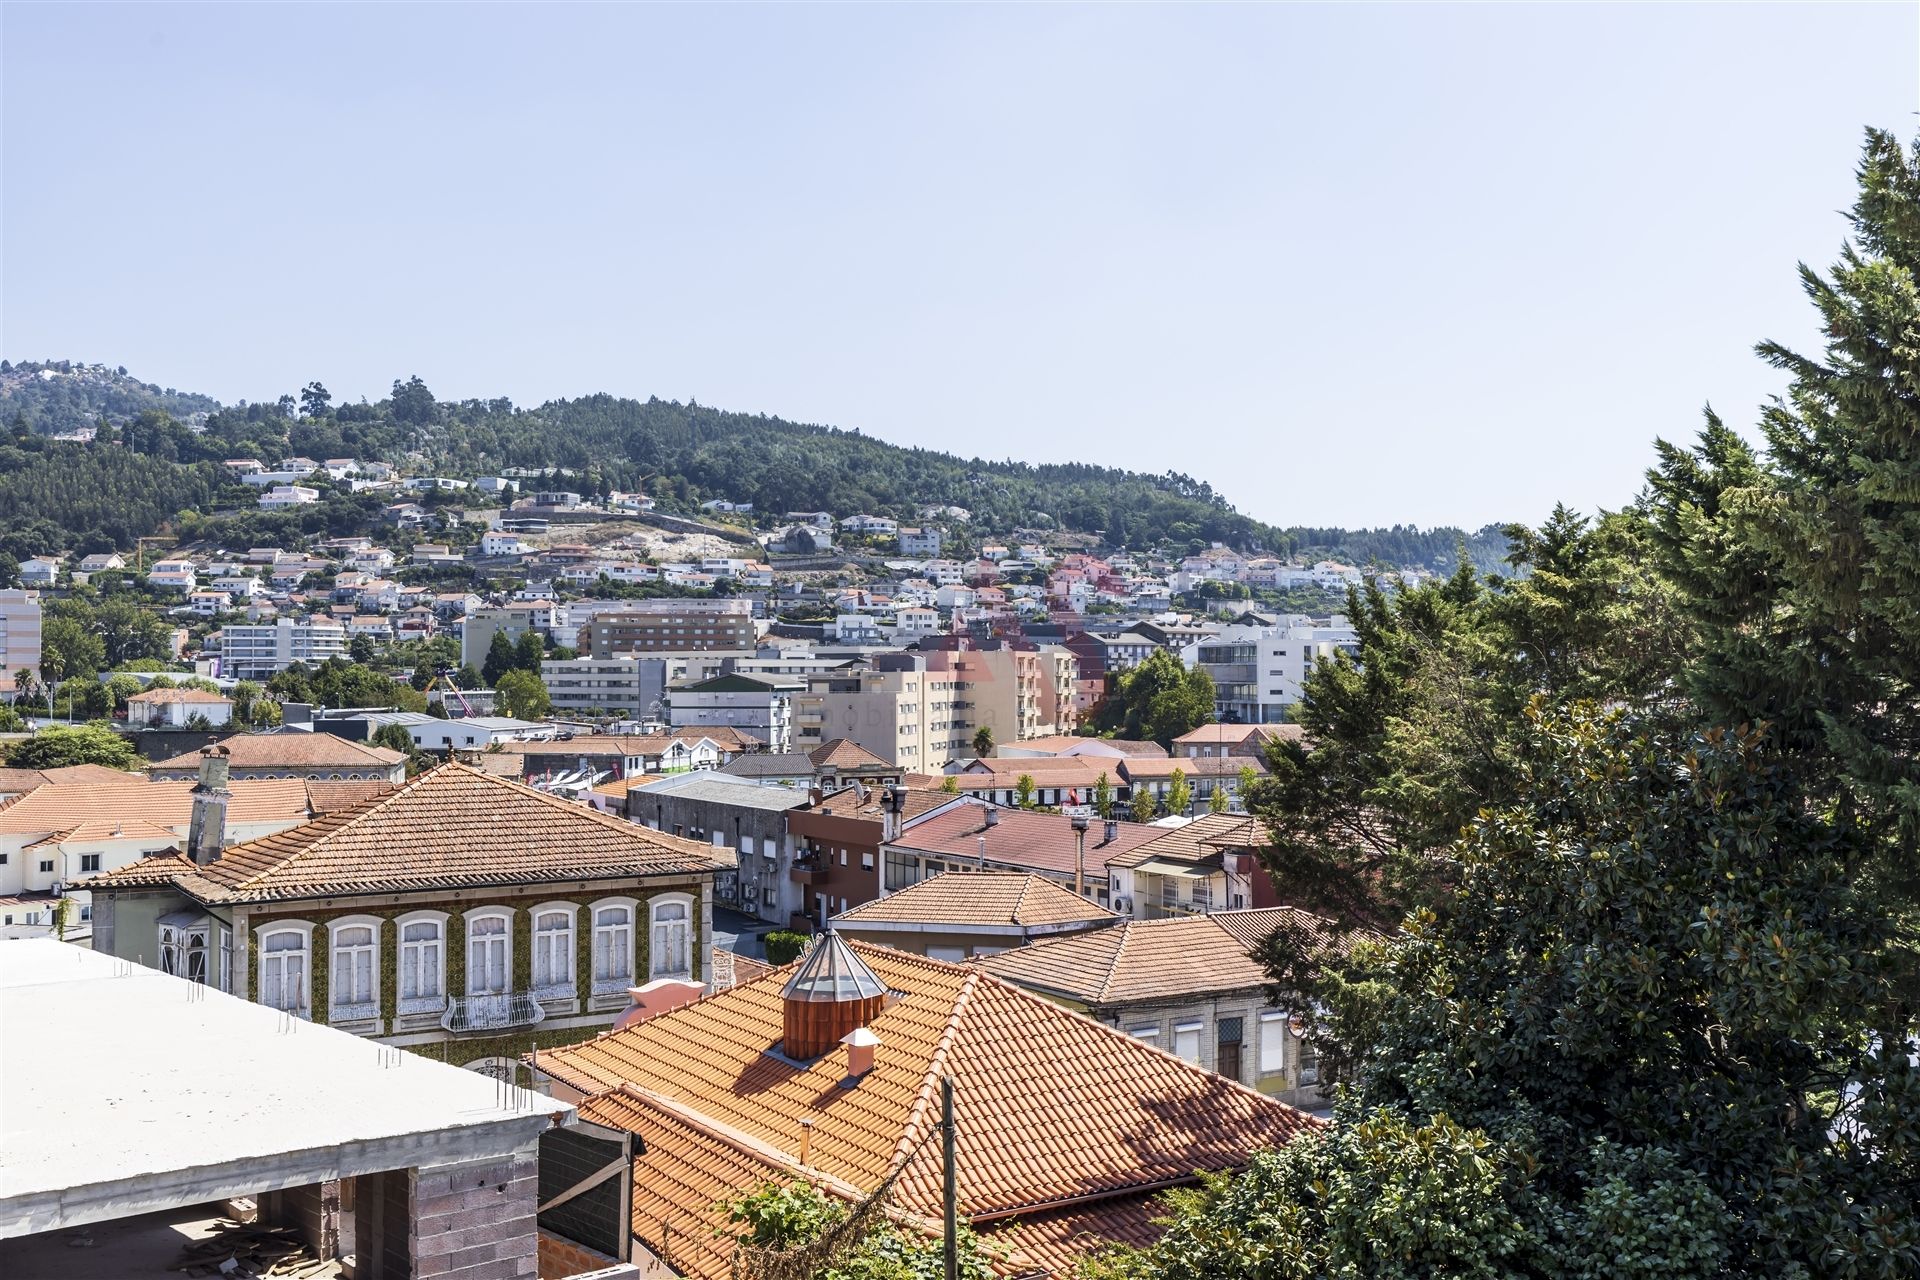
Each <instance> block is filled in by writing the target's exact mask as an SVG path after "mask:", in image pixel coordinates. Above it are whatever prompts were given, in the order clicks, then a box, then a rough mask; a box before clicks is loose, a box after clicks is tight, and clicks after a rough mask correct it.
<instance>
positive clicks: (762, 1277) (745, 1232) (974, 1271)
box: [728, 1182, 993, 1280]
mask: <svg viewBox="0 0 1920 1280" xmlns="http://www.w3.org/2000/svg"><path fill="white" fill-rule="evenodd" d="M728 1209H729V1213H730V1217H731V1220H732V1222H733V1223H734V1225H735V1227H736V1228H737V1230H738V1233H739V1234H738V1238H739V1240H740V1242H741V1244H742V1245H743V1246H744V1249H743V1253H742V1256H741V1257H740V1258H739V1259H738V1260H737V1265H736V1274H738V1275H740V1276H742V1277H751V1278H752V1280H787V1277H788V1276H790V1275H791V1276H795V1277H799V1276H805V1277H806V1278H807V1280H942V1277H944V1276H945V1275H946V1270H945V1254H944V1252H943V1246H942V1243H941V1241H940V1239H939V1238H938V1237H937V1236H933V1235H928V1234H923V1233H921V1232H917V1231H913V1230H910V1229H906V1228H902V1227H896V1226H894V1225H893V1224H892V1223H890V1222H888V1221H887V1220H886V1219H885V1218H884V1217H881V1216H879V1215H877V1214H870V1215H869V1217H868V1218H864V1219H863V1218H856V1217H854V1216H852V1215H851V1214H850V1212H849V1210H848V1207H847V1205H846V1204H844V1203H843V1202H841V1201H839V1200H833V1199H829V1198H828V1197H827V1196H826V1195H824V1194H822V1193H821V1192H820V1191H819V1190H818V1189H816V1188H815V1187H813V1186H811V1185H809V1184H807V1183H803V1182H793V1183H788V1184H787V1185H785V1186H767V1187H763V1188H761V1189H760V1190H758V1191H756V1192H754V1193H753V1194H751V1195H749V1196H746V1197H743V1198H742V1199H740V1200H738V1201H736V1202H734V1203H733V1204H731V1205H729V1206H728ZM958 1252H959V1263H960V1269H959V1274H960V1276H961V1277H962V1280H988V1277H989V1276H991V1275H992V1274H993V1272H992V1269H991V1268H990V1267H989V1266H988V1264H987V1259H986V1257H985V1255H984V1254H983V1253H982V1252H981V1250H980V1245H979V1242H978V1240H977V1239H976V1238H975V1237H974V1234H973V1233H972V1232H971V1231H969V1230H968V1229H967V1228H966V1227H965V1226H962V1227H961V1228H960V1238H959V1251H958Z"/></svg>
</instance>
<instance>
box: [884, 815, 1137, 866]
mask: <svg viewBox="0 0 1920 1280" xmlns="http://www.w3.org/2000/svg"><path fill="white" fill-rule="evenodd" d="M986 812H987V810H986V806H984V805H977V804H969V805H961V806H957V807H955V808H953V809H949V810H948V811H947V812H945V813H937V814H934V815H933V816H932V817H930V818H927V819H925V820H924V821H922V822H918V823H915V824H914V825H913V826H911V827H908V828H907V829H906V830H905V831H903V832H901V833H900V836H899V838H898V839H896V840H893V841H892V842H891V845H892V847H894V848H899V849H912V850H915V851H916V852H921V853H930V854H933V855H935V856H937V857H942V858H955V859H963V860H967V861H972V860H973V859H975V858H978V857H979V856H980V837H982V836H985V837H986V840H987V843H986V860H987V861H988V862H990V863H997V864H999V865H1000V866H1002V867H1022V868H1027V869H1030V870H1034V871H1051V872H1054V873H1056V874H1064V875H1071V874H1072V873H1073V869H1074V858H1075V856H1076V849H1075V835H1074V831H1073V823H1072V820H1071V819H1069V818H1067V817H1066V816H1064V815H1062V814H1057V813H1033V812H1029V811H1027V810H1025V809H999V810H996V812H997V813H998V815H999V817H998V821H996V822H995V823H994V824H993V825H992V826H988V825H987V823H986V816H985V815H986ZM1165 834H1166V831H1165V829H1164V828H1161V827H1154V826H1147V825H1144V824H1141V823H1137V822H1116V823H1114V834H1113V839H1112V840H1108V839H1107V836H1106V830H1105V828H1104V825H1103V824H1101V823H1098V822H1095V823H1094V824H1092V826H1091V827H1090V828H1089V829H1088V831H1087V855H1086V856H1087V864H1086V869H1087V871H1088V872H1089V873H1090V874H1094V875H1105V874H1106V866H1107V863H1108V861H1109V860H1111V859H1113V858H1116V857H1118V856H1119V855H1121V854H1123V853H1125V852H1126V851H1128V850H1129V849H1133V848H1135V847H1137V846H1139V845H1143V844H1146V843H1147V842H1148V841H1150V840H1153V839H1156V838H1158V837H1159V836H1162V835H1165Z"/></svg>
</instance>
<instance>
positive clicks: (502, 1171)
mask: <svg viewBox="0 0 1920 1280" xmlns="http://www.w3.org/2000/svg"><path fill="white" fill-rule="evenodd" d="M411 1181H412V1219H411V1223H410V1228H411V1229H410V1231H409V1232H408V1238H409V1246H410V1247H409V1254H410V1256H411V1260H412V1269H411V1280H535V1277H536V1276H537V1275H538V1274H539V1236H538V1232H537V1231H536V1229H535V1226H534V1212H535V1210H536V1208H537V1207H538V1204H539V1195H540V1177H539V1144H538V1143H537V1142H536V1143H529V1144H527V1145H526V1146H524V1147H521V1148H519V1149H518V1150H516V1151H515V1152H513V1153H512V1154H511V1155H506V1156H496V1157H492V1158H489V1159H483V1160H469V1161H465V1162H462V1163H460V1164H444V1165H427V1166H423V1167H421V1168H418V1169H414V1170H413V1171H412V1178H411ZM389 1203H391V1202H389ZM389 1229H391V1228H389ZM388 1280H392V1277H389V1278H388Z"/></svg>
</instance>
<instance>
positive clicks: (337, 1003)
mask: <svg viewBox="0 0 1920 1280" xmlns="http://www.w3.org/2000/svg"><path fill="white" fill-rule="evenodd" d="M383 923H385V922H384V921H382V920H381V919H380V917H378V916H341V917H340V918H339V919H337V920H329V921H327V1021H328V1022H329V1023H342V1022H370V1021H374V1020H376V1019H378V1018H379V1017H380V968H381V965H380V926H381V925H382V924H383ZM347 929H365V930H367V931H368V934H369V937H370V939H371V940H370V941H369V942H367V943H366V944H364V945H359V944H357V945H355V946H354V947H353V948H351V949H352V950H354V951H359V950H365V951H366V952H367V977H368V980H369V984H370V989H369V990H368V992H367V997H368V998H367V999H365V1000H357V1001H354V1002H352V1003H350V1004H349V1003H343V1002H342V1001H341V999H340V981H339V978H340V960H341V957H342V954H343V953H344V952H346V951H347V950H349V948H347V947H344V946H342V945H341V942H340V934H341V933H342V932H343V931H344V930H347Z"/></svg>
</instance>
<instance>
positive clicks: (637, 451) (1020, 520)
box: [0, 378, 1505, 571]
mask: <svg viewBox="0 0 1920 1280" xmlns="http://www.w3.org/2000/svg"><path fill="white" fill-rule="evenodd" d="M117 382H118V389H117V390H116V391H115V392H114V393H113V397H114V403H113V406H112V407H111V408H106V407H105V406H102V411H104V412H106V413H107V415H108V417H109V418H111V419H112V420H113V421H114V422H115V423H116V424H118V426H117V430H115V431H110V432H108V433H107V435H106V436H105V437H104V439H109V440H110V439H115V438H117V439H118V440H119V441H121V442H122V443H124V445H125V446H126V451H129V452H132V453H136V454H139V455H141V456H142V457H143V458H144V459H147V460H149V463H151V462H160V463H165V464H169V465H168V466H166V467H159V468H153V474H154V479H153V481H152V483H151V486H150V487H151V489H152V490H153V491H155V492H160V491H164V490H165V489H167V488H169V487H171V488H173V489H175V490H177V491H178V492H179V493H180V494H181V500H180V501H179V502H178V503H177V504H175V506H174V509H173V510H161V509H159V508H160V507H162V506H164V505H165V504H164V502H162V503H159V504H155V503H153V502H150V501H145V500H142V501H136V502H134V503H132V504H128V503H126V502H124V501H120V500H118V498H119V497H124V496H127V494H128V493H129V492H131V493H132V495H133V496H135V497H138V498H142V499H144V498H145V497H146V496H147V488H146V487H143V486H142V484H141V482H138V481H132V480H129V479H128V478H126V477H125V476H123V475H121V474H120V473H121V470H122V469H123V467H122V465H121V464H114V463H107V464H98V465H99V467H100V468H101V469H98V470H96V464H92V463H89V464H88V465H86V466H82V467H80V468H78V469H77V470H76V471H75V472H74V474H73V475H71V476H70V477H67V478H66V479H64V480H61V481H59V482H58V486H57V490H56V483H55V477H54V476H53V475H51V474H41V475H38V476H36V477H33V478H31V479H29V480H25V481H23V482H22V483H20V484H19V485H18V486H15V492H14V495H13V497H12V498H11V502H12V504H13V506H14V508H16V509H18V510H19V511H21V512H22V513H23V516H30V515H34V514H47V515H48V518H53V517H52V513H54V512H57V511H58V510H60V509H61V507H60V501H59V500H58V499H56V498H55V497H54V494H55V493H56V491H57V492H58V493H60V494H62V495H64V496H65V497H66V498H68V499H72V498H78V499H80V502H79V504H78V505H76V506H73V507H71V509H73V510H78V511H81V512H83V513H84V515H85V518H84V519H82V520H80V521H75V522H71V523H70V525H69V528H70V530H71V531H72V533H73V535H74V536H76V537H104V538H109V539H110V540H112V541H115V542H117V543H118V545H121V546H124V545H126V543H127V541H128V539H129V537H130V536H132V534H135V533H139V534H145V533H151V532H153V531H154V530H155V529H157V528H159V527H161V526H162V525H163V524H166V523H168V521H169V520H170V518H171V517H172V516H173V515H174V511H176V510H192V511H196V512H198V513H199V516H200V521H183V522H181V532H183V534H185V535H186V536H188V537H207V538H213V539H217V540H221V541H225V542H229V543H231V544H233V545H236V546H242V545H267V544H269V543H271V542H273V541H274V540H275V539H274V537H273V536H271V535H274V534H280V535H284V533H285V532H286V531H288V530H299V531H301V532H307V533H314V532H319V531H321V530H322V529H324V530H326V531H327V532H328V533H330V534H332V535H334V536H343V535H345V534H348V533H357V532H365V531H366V530H367V529H368V528H370V527H371V523H372V520H373V517H374V513H375V511H377V508H378V506H379V505H380V504H379V502H377V501H375V500H374V499H373V498H372V497H371V496H367V495H361V496H360V497H358V498H349V497H347V496H346V495H335V494H329V495H328V496H327V498H326V500H325V501H323V502H321V503H319V504H316V505H314V506H309V507H303V508H300V509H298V510H287V511H257V510H253V509H252V507H251V500H252V495H250V494H246V493H235V494H233V495H231V496H230V498H229V500H228V501H227V502H226V504H225V505H227V506H230V507H234V508H236V509H235V510H234V512H233V514H232V515H231V516H230V517H228V518H226V519H223V520H216V521H213V522H212V524H211V525H209V524H207V523H204V521H205V520H206V518H207V514H208V513H209V512H210V511H211V510H212V509H213V507H214V505H215V504H214V494H215V492H217V491H218V490H219V489H220V487H221V486H222V485H225V484H227V482H228V481H229V479H230V478H229V477H227V476H226V475H225V474H224V472H222V471H220V470H219V469H217V468H204V467H196V466H194V465H193V464H198V463H218V462H219V461H221V460H223V459H226V458H244V457H256V458H259V459H262V460H264V461H272V460H275V459H278V458H281V457H285V456H289V455H293V454H301V455H305V456H308V457H313V458H327V457H342V456H349V457H357V458H362V459H368V460H374V459H378V460H384V461H388V462H401V461H404V460H409V459H411V463H410V465H411V466H412V467H413V468H415V469H419V468H420V465H421V463H422V462H423V461H424V466H425V469H427V470H430V471H432V472H435V473H437V474H448V475H456V476H473V475H483V474H493V473H497V472H499V471H501V470H503V469H506V468H511V467H524V468H536V469H551V470H552V471H553V472H554V473H555V477H556V478H555V480H554V481H553V483H554V484H555V485H556V486H557V487H564V488H569V489H576V490H579V491H581V492H584V493H588V494H594V495H598V494H604V493H606V492H608V491H609V490H611V489H620V490H638V489H643V488H644V489H646V490H648V491H649V492H652V493H654V494H655V496H656V497H657V498H658V499H659V500H660V502H661V504H662V507H663V508H664V509H666V510H670V511H679V512H683V513H686V512H693V511H695V510H696V509H697V507H698V504H699V503H700V502H701V501H703V500H705V499H709V498H727V499H731V500H733V501H736V502H750V503H752V504H754V506H755V509H756V512H757V513H758V514H759V515H761V516H762V517H767V516H778V515H779V514H781V513H783V512H787V511H805V510H821V509H825V510H829V511H833V512H836V513H840V514H851V513H853V512H855V511H867V512H872V513H875V514H891V515H894V516H897V517H900V518H903V519H908V520H912V519H916V518H918V517H919V513H920V511H921V509H922V508H923V507H931V506H943V507H944V506H954V507H959V508H961V509H964V510H965V511H967V512H969V513H970V515H971V520H970V521H969V522H968V523H967V527H968V528H969V529H971V530H972V531H973V532H975V533H981V534H1004V533H1007V532H1010V531H1012V530H1013V529H1016V528H1041V529H1058V530H1064V531H1068V532H1074V533H1082V534H1092V535H1097V536H1099V537H1101V538H1103V539H1104V540H1106V541H1107V542H1109V543H1112V544H1116V545H1126V546H1131V547H1147V546H1153V545H1158V544H1170V545H1171V546H1172V547H1173V548H1174V549H1176V550H1182V551H1184V550H1199V549H1202V548H1204V547H1205V546H1206V545H1207V544H1208V543H1210V542H1222V543H1226V544H1228V545H1230V546H1234V547H1241V548H1248V547H1255V546H1258V547H1264V548H1266V549H1268V550H1270V551H1273V552H1275V553H1278V554H1287V555H1304V556H1308V557H1312V558H1319V557H1332V558H1336V559H1341V560H1347V561H1351V562H1353V563H1357V564H1374V563H1381V564H1390V565H1421V566H1426V567H1430V568H1437V569H1440V570H1442V571H1449V570H1451V569H1452V568H1453V567H1455V564H1456V556H1457V554H1458V552H1459V551H1460V550H1461V549H1462V548H1464V549H1465V551H1466V553H1467V558H1468V560H1469V562H1471V563H1473V564H1475V565H1478V566H1481V567H1483V568H1485V567H1491V566H1492V565H1493V564H1494V563H1496V562H1497V561H1498V559H1499V557H1500V556H1501V555H1502V554H1503V553H1504V550H1505V543H1504V539H1503V537H1502V533H1501V530H1500V528H1499V527H1498V526H1493V525H1489V526H1487V527H1486V528H1483V529H1480V530H1477V531H1474V532H1472V533H1468V532H1466V531H1463V530H1460V529H1454V528H1438V529H1430V530H1422V529H1417V528H1413V527H1411V526H1400V525H1396V526H1394V527H1392V528H1386V529H1367V530H1348V529H1331V528H1291V529H1279V528H1273V527H1270V526H1267V525H1264V524H1262V523H1260V522H1259V521H1256V520H1254V519H1252V518H1251V517H1248V516H1245V515H1242V514H1240V513H1239V512H1237V511H1235V510H1234V509H1233V508H1232V506H1230V505H1229V504H1228V502H1227V501H1226V499H1225V498H1224V497H1223V496H1222V495H1220V494H1218V493H1215V492H1214V491H1213V489H1212V487H1211V486H1209V485H1207V484H1206V483H1204V482H1202V481H1197V480H1194V479H1193V478H1191V477H1189V476H1185V475H1182V474H1180V473H1178V472H1176V471H1168V472H1166V473H1164V474H1161V475H1146V474H1141V473H1137V472H1131V471H1125V470H1122V469H1120V468H1117V467H1109V466H1100V465H1096V464H1093V463H1063V464H1048V465H1041V466H1034V465H1029V464H1027V463H1022V462H1014V461H1004V462H994V461H988V460H985V459H980V458H971V459H969V458H960V457H956V456H954V455H951V454H946V453H939V452H935V451H932V450H927V449H917V448H912V449H910V448H902V447H900V446H897V445H891V444H887V443H885V442H884V441H881V440H877V439H874V438H872V437H869V436H865V435H862V434H861V433H860V432H858V431H842V430H839V429H837V428H832V427H823V426H814V425H808V424H804V423H796V422H789V421H785V420H783V419H780V418H774V417H768V416H766V415H764V414H744V413H728V412H725V411H722V410H716V409H710V408H707V407H705V406H702V405H699V404H695V403H691V402H689V403H687V404H684V405H683V404H680V403H678V402H674V401H665V400H659V399H650V400H647V401H645V402H641V401H638V400H630V399H621V398H618V397H615V396H608V395H596V396H587V397H583V398H581V399H577V400H555V401H550V402H549V403H547V404H543V405H541V406H539V407H538V408H533V409H523V408H517V407H515V406H514V405H512V404H511V403H509V402H508V401H506V400H500V399H495V400H466V401H461V402H458V403H446V402H437V401H435V399H434V398H433V394H432V392H431V391H430V390H429V389H428V388H427V386H426V385H425V384H424V383H422V382H421V381H420V380H419V379H418V378H413V379H410V380H408V381H405V382H400V381H396V382H395V383H394V385H393V392H392V394H391V395H390V396H389V398H388V399H386V400H383V401H381V402H379V403H378V404H372V405H368V404H342V405H335V404H334V403H332V397H331V396H330V395H328V394H327V393H326V390H325V388H324V387H319V386H318V384H310V385H309V387H307V388H306V389H304V390H303V391H302V393H301V395H300V396H298V397H295V396H292V395H288V396H283V397H281V398H280V399H279V400H278V401H275V402H273V403H270V404H252V405H248V404H241V405H237V406H233V407H228V408H216V407H215V406H214V405H213V404H212V402H211V401H206V400H205V399H204V398H203V397H195V398H192V404H193V406H195V407H194V409H190V410H187V411H189V412H193V411H198V412H206V411H208V410H213V411H212V412H211V413H210V414H209V416H208V417H207V419H206V421H205V424H204V430H202V431H198V432H196V431H191V430H189V429H188V428H187V427H186V426H184V425H183V424H181V423H180V422H179V421H176V418H177V417H178V416H180V415H181V414H182V412H183V409H184V408H185V406H184V405H182V404H180V403H179V402H178V398H177V397H176V398H170V396H169V394H168V393H154V392H151V391H142V390H141V389H140V385H141V384H139V383H137V382H134V381H133V380H131V379H125V378H122V379H118V380H117ZM44 394H45V393H44V392H43V391H41V390H40V389H39V384H30V383H29V382H21V381H18V380H16V381H14V382H11V383H8V384H7V385H6V386H4V387H0V419H3V420H6V421H8V422H13V423H15V424H16V427H17V429H19V430H21V431H23V432H29V433H30V432H33V431H37V430H47V429H50V428H48V427H45V426H41V425H39V424H40V422H41V419H39V418H37V417H36V416H35V415H36V413H37V412H38V411H39V410H38V406H39V405H40V403H41V399H40V398H41V397H43V396H44ZM96 416H97V415H96ZM88 421H89V422H91V421H92V419H91V418H89V419H88ZM22 443H23V445H24V444H26V443H28V442H27V441H23V442H22ZM36 447H39V448H42V449H57V450H66V449H71V450H73V451H74V456H78V455H80V454H84V453H87V452H93V453H100V454H107V453H112V452H114V450H112V449H108V448H103V447H100V446H95V447H94V448H93V449H92V450H88V449H86V448H85V447H84V446H79V445H73V446H62V445H56V444H52V443H50V442H45V441H41V442H39V443H38V445H37V446H36ZM62 456H67V455H66V454H64V453H63V454H62ZM123 458H124V455H123ZM127 461H130V460H127ZM136 465H138V464H136ZM10 469H11V468H7V467H4V466H0V471H6V470H10ZM563 471H564V472H565V473H566V474H562V472H563ZM183 483H184V487H183ZM109 490H112V491H114V492H115V494H116V497H115V498H114V499H109V498H108V496H107V491H109ZM470 496H473V497H474V500H476V501H477V500H479V499H478V496H477V495H470ZM465 500H466V499H465V498H463V497H456V496H452V495H435V498H434V499H433V501H435V502H455V503H458V502H462V501H465ZM8 502H9V498H8V489H7V488H6V487H0V515H4V514H6V513H7V511H8V506H7V503H8ZM109 528H111V530H112V532H111V533H109V532H108V530H109ZM68 545H69V544H68V543H66V542H61V543H59V544H57V545H52V544H50V545H46V546H42V547H37V548H33V549H34V550H56V549H65V548H66V547H67V546H68ZM88 549H94V548H92V547H89V548H88Z"/></svg>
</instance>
